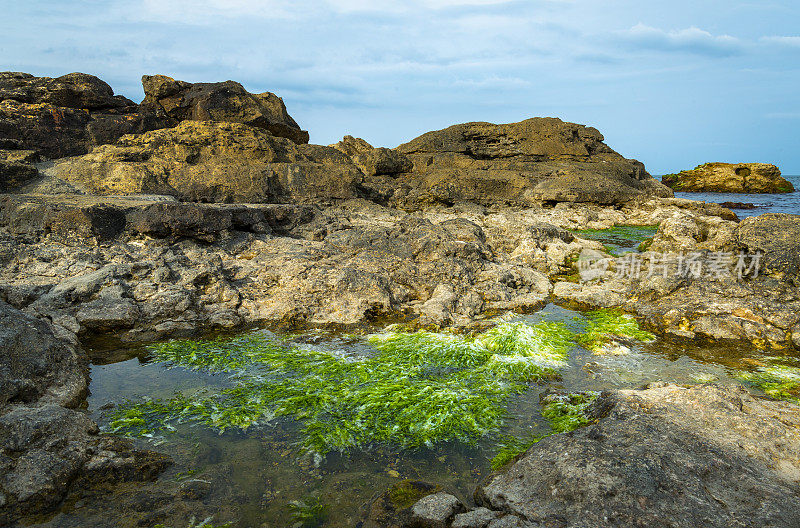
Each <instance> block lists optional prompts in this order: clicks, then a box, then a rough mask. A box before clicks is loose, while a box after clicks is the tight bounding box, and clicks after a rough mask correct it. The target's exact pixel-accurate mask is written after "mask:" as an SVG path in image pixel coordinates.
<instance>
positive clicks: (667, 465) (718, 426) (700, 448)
mask: <svg viewBox="0 0 800 528" xmlns="http://www.w3.org/2000/svg"><path fill="white" fill-rule="evenodd" d="M594 414H595V418H599V421H597V423H595V424H592V425H590V426H588V427H585V428H583V429H579V430H577V431H574V432H573V433H568V434H559V435H554V436H551V437H549V438H545V439H544V440H542V441H540V442H539V443H537V444H535V445H534V446H533V447H532V448H531V449H529V450H528V452H527V453H526V454H525V455H524V456H523V457H522V458H521V459H520V460H518V461H517V462H515V463H514V464H512V465H511V466H510V467H509V468H508V470H507V471H505V472H503V473H501V474H497V475H493V476H490V477H489V478H488V479H487V480H486V482H485V483H484V484H483V485H482V486H481V487H480V488H479V489H478V490H477V491H476V502H478V503H479V504H483V505H485V506H487V507H489V508H492V509H494V510H501V511H506V512H510V513H513V514H516V515H518V516H520V517H522V518H524V519H527V520H528V521H531V522H534V523H541V526H562V527H583V526H606V527H633V526H636V527H638V526H641V527H646V526H672V527H676V528H682V527H686V528H692V527H695V526H708V527H720V528H722V527H731V526H776V527H777V526H780V527H787V528H788V527H790V526H798V525H800V509H799V508H800V498H798V491H800V487H798V479H800V458H798V453H800V433H798V428H797V427H798V425H800V413H798V407H797V406H794V405H790V404H786V403H783V402H768V401H763V400H759V399H756V398H754V397H752V396H750V395H749V394H748V393H747V391H746V390H744V389H743V388H741V387H738V386H731V387H715V386H698V387H693V388H690V389H686V388H682V387H676V386H655V387H653V388H650V389H648V390H643V391H619V392H618V393H614V394H604V395H603V396H601V397H600V398H598V400H597V402H596V403H595V409H594ZM535 525H536V526H539V524H535Z"/></svg>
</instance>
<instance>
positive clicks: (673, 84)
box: [0, 0, 800, 174]
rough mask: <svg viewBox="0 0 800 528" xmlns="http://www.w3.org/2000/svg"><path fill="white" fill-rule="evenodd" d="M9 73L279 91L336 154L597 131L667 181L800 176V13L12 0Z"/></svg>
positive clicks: (559, 2) (298, 0)
mask: <svg viewBox="0 0 800 528" xmlns="http://www.w3.org/2000/svg"><path fill="white" fill-rule="evenodd" d="M0 12H2V13H3V31H2V34H0V70H15V71H26V72H30V73H33V74H36V75H50V76H56V75H61V74H64V73H69V72H72V71H83V72H86V73H92V74H94V75H97V76H99V77H101V78H102V79H103V80H105V81H106V82H108V83H109V84H111V85H112V86H113V87H114V89H115V90H116V91H117V93H122V94H124V95H126V96H128V97H130V98H131V99H134V100H136V101H139V100H141V98H142V96H143V94H142V91H141V85H140V82H139V79H140V77H141V75H142V74H154V73H163V74H167V75H170V76H173V77H176V78H179V79H183V80H187V81H218V80H227V79H233V80H237V81H240V82H241V83H242V84H244V85H245V87H247V88H248V89H249V90H251V91H259V92H260V91H267V90H268V91H272V92H275V93H277V94H278V95H280V96H281V97H283V98H284V100H285V102H286V104H287V107H288V109H289V112H290V113H291V114H292V116H293V117H294V118H295V119H296V120H297V121H298V122H299V123H300V125H301V126H302V127H303V128H306V129H308V130H309V131H310V133H311V140H312V142H315V143H322V144H328V143H332V142H335V141H337V140H338V139H340V138H341V137H342V136H343V135H344V134H352V135H355V136H360V137H363V138H364V139H366V140H368V141H369V142H370V143H372V144H374V145H376V146H390V147H391V146H396V145H397V144H399V143H402V142H405V141H407V140H409V139H411V138H413V137H415V136H417V135H419V134H420V133H422V132H425V131H428V130H434V129H439V128H444V127H446V126H448V125H451V124H455V123H461V122H466V121H491V122H495V123H501V122H511V121H519V120H521V119H525V118H527V117H533V116H556V117H560V118H562V119H565V120H568V121H574V122H578V123H583V124H587V125H592V126H595V127H597V128H598V129H599V130H600V131H601V132H603V134H604V135H605V137H606V142H607V143H608V144H609V145H610V146H611V147H612V148H614V149H615V150H617V151H619V152H621V153H622V154H624V155H625V156H627V157H634V158H637V159H640V160H641V161H643V162H644V163H645V164H646V165H647V168H648V170H649V171H650V172H651V173H653V174H661V173H664V172H672V171H676V170H680V169H684V168H690V167H693V166H695V165H697V164H699V163H703V162H706V161H730V162H734V161H761V162H772V163H777V164H778V165H780V166H781V168H782V169H783V171H784V173H786V174H800V141H799V140H800V133H799V132H798V131H799V130H800V98H799V97H798V85H800V3H799V2H797V1H796V0H781V1H770V0H767V1H761V2H755V1H751V2H740V1H735V0H727V1H702V0H700V1H697V0H695V1H684V0H671V1H668V2H666V1H646V2H642V1H641V0H631V1H628V0H621V1H614V0H608V1H605V2H598V1H597V0H593V1H584V0H536V1H534V0H528V1H504V0H405V1H402V2H394V1H392V2H390V1H387V0H327V1H313V2H312V1H308V0H196V1H191V2H190V1H186V0H128V1H117V0H105V1H101V0H83V1H81V0H78V1H69V2H64V1H63V0H58V1H53V0H44V1H38V0H30V1H27V2H20V1H18V0H14V1H10V0H0Z"/></svg>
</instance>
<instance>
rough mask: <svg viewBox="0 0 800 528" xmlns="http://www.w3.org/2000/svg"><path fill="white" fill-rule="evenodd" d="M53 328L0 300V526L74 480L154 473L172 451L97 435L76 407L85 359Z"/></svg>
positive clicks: (93, 482) (51, 503) (44, 505)
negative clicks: (146, 448)
mask: <svg viewBox="0 0 800 528" xmlns="http://www.w3.org/2000/svg"><path fill="white" fill-rule="evenodd" d="M53 328H54V327H53V326H52V325H50V324H49V323H46V322H44V321H42V320H39V319H35V318H33V317H30V316H28V315H25V314H23V313H22V312H20V311H18V310H16V309H14V308H12V307H11V306H9V305H8V304H6V303H5V302H2V301H0V350H2V354H0V500H1V501H2V502H1V503H0V525H3V526H8V525H9V524H10V523H11V522H13V521H14V520H16V519H17V518H19V517H21V516H23V515H26V514H31V513H35V514H43V513H46V512H48V511H50V510H52V509H53V508H55V507H57V506H58V505H59V503H60V502H61V501H62V500H63V498H64V497H65V496H66V495H67V493H69V491H70V490H71V489H73V487H74V486H81V487H83V488H84V489H86V488H89V487H92V486H97V485H100V484H102V483H104V482H119V481H126V480H128V481H129V480H135V481H144V480H152V479H154V478H155V477H156V476H157V475H158V474H159V473H160V472H161V471H163V470H164V469H165V468H166V467H167V466H168V465H169V464H170V459H169V457H166V456H164V455H160V454H157V453H153V452H149V451H137V450H135V449H133V447H132V445H131V444H130V443H129V442H127V441H125V440H121V439H118V438H113V437H108V436H102V435H99V434H98V429H97V425H96V424H95V423H94V422H93V421H92V420H91V419H90V418H89V416H88V415H87V414H86V413H84V412H81V411H78V410H75V409H74V408H75V407H77V406H78V405H79V404H80V403H81V401H82V400H83V399H84V398H85V396H86V391H87V385H88V368H87V363H88V361H87V358H86V356H85V354H84V353H83V352H82V351H81V350H80V349H79V348H77V347H76V345H74V344H73V343H71V342H69V341H65V340H64V339H62V338H59V337H57V336H56V335H55V334H54V333H53ZM55 328H58V327H55Z"/></svg>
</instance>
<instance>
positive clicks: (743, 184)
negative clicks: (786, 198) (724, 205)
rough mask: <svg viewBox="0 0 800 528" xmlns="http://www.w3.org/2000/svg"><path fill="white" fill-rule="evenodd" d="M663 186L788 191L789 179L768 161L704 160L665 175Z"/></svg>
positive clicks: (697, 189)
mask: <svg viewBox="0 0 800 528" xmlns="http://www.w3.org/2000/svg"><path fill="white" fill-rule="evenodd" d="M661 181H662V183H664V185H667V186H669V187H671V188H672V189H674V190H676V191H684V192H726V193H788V192H794V186H793V185H792V184H791V182H789V181H787V180H785V179H784V178H782V177H781V171H780V169H779V168H778V167H776V166H775V165H771V164H769V163H706V164H704V165H698V166H697V167H695V168H694V169H693V170H686V171H681V172H679V173H678V174H666V175H664V177H663V178H662V179H661Z"/></svg>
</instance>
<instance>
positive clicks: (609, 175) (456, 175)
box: [397, 118, 672, 205]
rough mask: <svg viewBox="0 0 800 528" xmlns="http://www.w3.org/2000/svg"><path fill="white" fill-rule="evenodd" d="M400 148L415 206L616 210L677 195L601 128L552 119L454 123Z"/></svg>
mask: <svg viewBox="0 0 800 528" xmlns="http://www.w3.org/2000/svg"><path fill="white" fill-rule="evenodd" d="M397 150H399V151H400V152H403V153H404V154H406V155H407V156H408V157H409V158H411V159H412V160H413V162H414V172H413V173H412V174H411V175H409V177H407V178H405V181H406V182H407V183H408V185H409V187H410V190H409V199H413V200H414V201H421V202H433V203H453V202H456V201H459V200H470V201H475V202H478V203H483V204H487V203H507V204H515V205H530V204H532V203H535V202H542V201H544V202H592V203H601V204H614V203H620V202H626V201H629V200H631V199H633V198H635V197H642V196H672V191H670V190H669V189H668V188H666V187H665V186H663V185H662V184H661V183H659V182H658V181H656V180H655V179H653V178H652V177H651V176H650V175H649V174H648V173H647V171H645V168H644V165H643V164H642V163H640V162H638V161H636V160H629V159H625V158H624V157H622V156H621V155H620V154H618V153H616V152H614V151H613V150H611V149H610V148H609V147H608V146H607V145H606V144H605V143H603V135H602V134H600V132H598V131H597V129H594V128H591V127H586V126H583V125H576V124H574V123H566V122H564V121H561V120H560V119H555V118H533V119H528V120H526V121H521V122H519V123H510V124H505V125H494V124H491V123H465V124H461V125H454V126H451V127H449V128H446V129H444V130H438V131H435V132H428V133H427V134H423V135H422V136H420V137H418V138H416V139H413V140H411V141H410V142H408V143H405V144H403V145H400V146H399V147H397Z"/></svg>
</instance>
